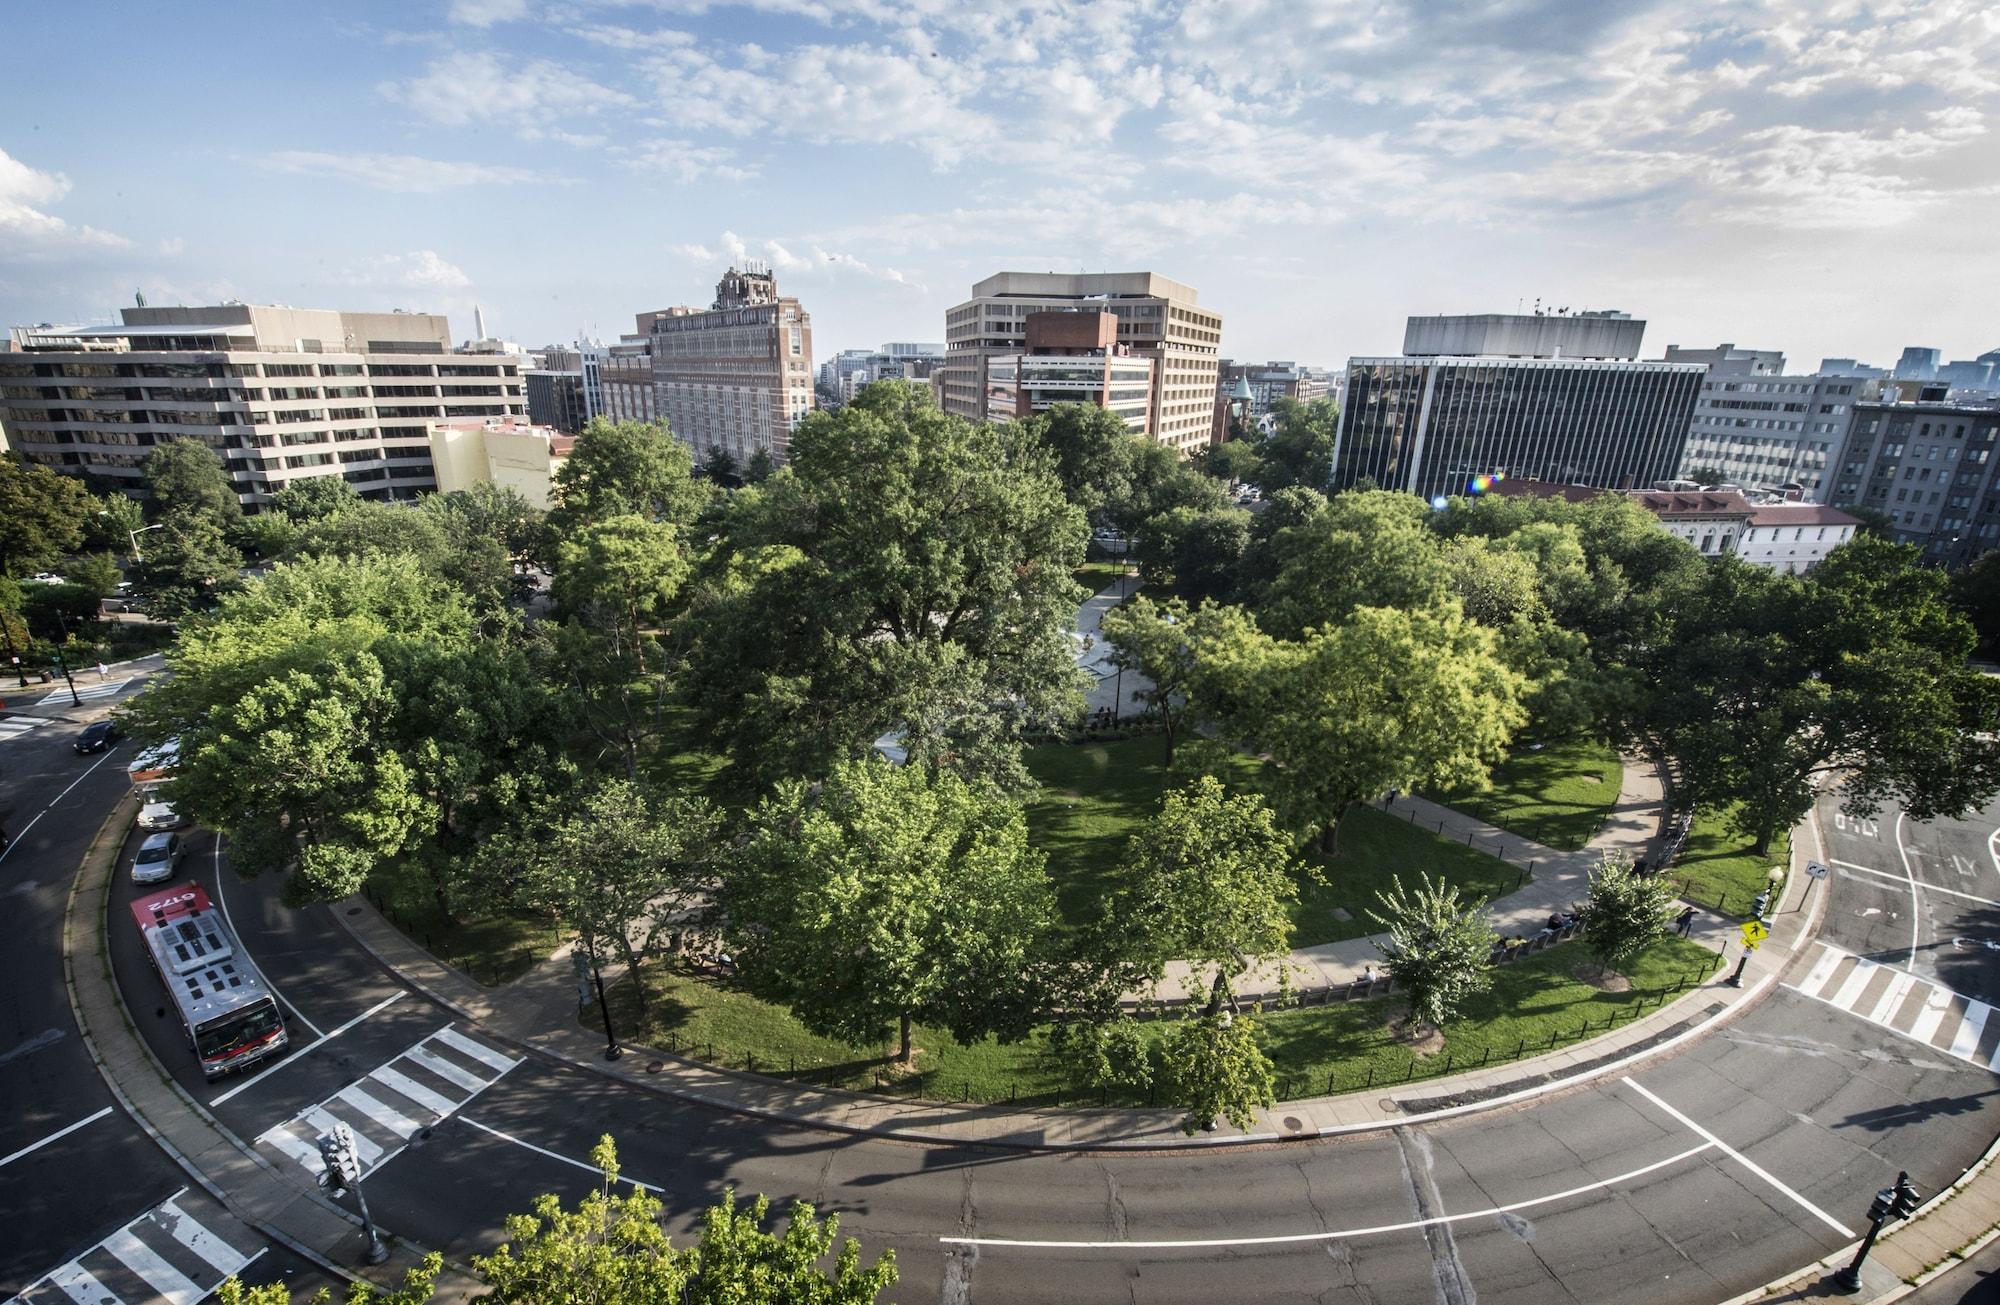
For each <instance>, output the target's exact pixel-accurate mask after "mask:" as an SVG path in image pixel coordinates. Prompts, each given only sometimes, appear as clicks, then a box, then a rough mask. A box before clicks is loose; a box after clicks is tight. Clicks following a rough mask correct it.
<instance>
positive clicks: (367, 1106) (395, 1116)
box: [334, 1084, 423, 1137]
mask: <svg viewBox="0 0 2000 1305" xmlns="http://www.w3.org/2000/svg"><path fill="white" fill-rule="evenodd" d="M334 1099H335V1100H336V1101H341V1102H345V1103H346V1104H347V1105H350V1106H352V1107H354V1108H355V1109H356V1110H359V1111H360V1112H361V1113H362V1114H364V1115H366V1116H368V1117H369V1118H370V1119H372V1120H374V1121H375V1122H376V1123H378V1124H380V1125H381V1126H382V1127H384V1128H386V1129H388V1130H389V1131H390V1132H392V1133H394V1134H395V1135H396V1136H397V1137H409V1136H411V1135H412V1134H414V1133H415V1132H416V1131H417V1130H418V1129H419V1128H422V1127H423V1125H422V1124H419V1123H418V1122H417V1121H416V1120H414V1119H411V1118H409V1117H408V1116H407V1115H404V1114H403V1113H402V1112H401V1111H399V1110H392V1109H391V1108H389V1107H388V1106H385V1105H383V1104H382V1103H381V1102H380V1101H377V1100H376V1099H375V1098H374V1097H371V1096H369V1095H368V1094H367V1093H366V1092H363V1091H362V1090H361V1086H360V1084H356V1085H355V1086H353V1087H350V1088H347V1089H345V1090H343V1091H342V1092H341V1093H340V1095H339V1096H337V1097H335V1098H334Z"/></svg>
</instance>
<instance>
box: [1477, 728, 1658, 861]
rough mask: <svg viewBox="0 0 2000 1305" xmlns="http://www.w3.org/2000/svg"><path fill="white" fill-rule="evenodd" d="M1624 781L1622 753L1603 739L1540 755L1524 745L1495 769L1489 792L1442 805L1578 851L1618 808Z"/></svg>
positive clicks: (1565, 743) (1562, 744) (1577, 741)
mask: <svg viewBox="0 0 2000 1305" xmlns="http://www.w3.org/2000/svg"><path fill="white" fill-rule="evenodd" d="M1623 778H1624V775H1623V768H1622V766H1621V765H1620V764H1619V760H1618V750H1617V749H1616V748H1614V747H1612V746H1611V745H1610V744H1609V743H1607V742H1605V741H1604V740H1602V739H1587V738H1571V739H1561V740H1557V741H1555V742H1551V743H1548V744H1547V745H1546V746H1544V747H1543V748H1542V749H1541V751H1539V752H1537V751H1534V750H1533V749H1532V748H1530V747H1529V746H1528V745H1527V744H1526V743H1525V742H1523V743H1521V744H1518V745H1517V746H1516V748H1515V751H1514V753H1513V755H1511V756H1509V757H1508V758H1507V759H1506V760H1505V761H1503V762H1501V763H1500V764H1499V765H1498V766H1495V767H1494V768H1493V789H1492V791H1491V792H1488V793H1473V792H1469V791H1467V792H1459V793H1447V794H1444V795H1442V796H1441V797H1440V798H1439V799H1438V800H1439V801H1441V802H1443V803H1444V804H1445V805H1447V806H1450V807H1456V808H1457V809H1458V810H1460V811H1463V812H1465V813H1466V814H1468V815H1472V816H1477V817H1478V818H1479V819H1481V820H1484V821H1486V822H1487V823H1489V824H1494V825H1498V826H1499V827H1500V828H1502V829H1505V830H1508V831H1510V832H1512V833H1515V834H1519V835H1520V836H1521V837H1523V838H1532V839H1534V840H1535V841H1536V842H1538V843H1542V844H1545V845H1547V846H1549V847H1556V848H1562V849H1563V850H1565V851H1575V850H1576V849H1577V848H1580V847H1582V846H1584V845H1585V844H1586V843H1588V842H1590V840H1591V838H1592V837H1593V836H1594V835H1595V834H1596V833H1597V827H1598V825H1600V824H1602V823H1603V821H1604V817H1605V815H1606V814H1607V813H1609V812H1610V810H1611V808H1612V807H1613V806H1614V805H1616V803H1617V801H1618V787H1619V783H1620V781H1621V780H1622V779H1623Z"/></svg>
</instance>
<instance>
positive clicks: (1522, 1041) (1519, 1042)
mask: <svg viewBox="0 0 2000 1305" xmlns="http://www.w3.org/2000/svg"><path fill="white" fill-rule="evenodd" d="M1527 1049H1528V1040H1527V1039H1526V1038H1519V1039H1516V1040H1515V1043H1514V1059H1516V1060H1519V1059H1520V1058H1521V1053H1522V1052H1524V1051H1526V1050H1527Z"/></svg>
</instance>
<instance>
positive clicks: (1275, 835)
mask: <svg viewBox="0 0 2000 1305" xmlns="http://www.w3.org/2000/svg"><path fill="white" fill-rule="evenodd" d="M1118 877H1119V884H1120V887H1119V889H1118V891H1117V892H1116V893H1114V894H1113V895H1112V897H1111V899H1110V900H1109V901H1107V902H1106V903H1105V906H1104V919H1105V921H1106V922H1107V924H1108V925H1109V928H1110V932H1111V933H1112V934H1114V935H1115V943H1116V946H1118V948H1119V949H1120V950H1121V951H1123V952H1124V954H1125V955H1126V956H1128V957H1129V958H1130V959H1131V960H1132V961H1133V962H1134V963H1135V964H1137V965H1138V966H1139V968H1140V969H1141V970H1142V971H1143V972H1144V974H1145V975H1146V977H1147V979H1148V980H1149V981H1151V982H1153V983H1157V982H1159V980H1160V979H1161V977H1162V976H1164V975H1165V973H1166V967H1167V962H1169V961H1174V960H1184V961H1188V962H1190V963H1192V964H1193V965H1195V966H1198V967H1201V968H1202V969H1212V971H1213V973H1212V975H1211V977H1210V981H1209V984H1208V987H1209V991H1210V1003H1209V1004H1210V1006H1211V1008H1219V1007H1220V1006H1221V1005H1222V1004H1223V1002H1224V1001H1226V1000H1227V999H1228V997H1229V994H1230V991H1231V989H1232V988H1233V986H1234V984H1235V981H1236V979H1237V977H1238V976H1239V975H1241V974H1242V973H1243V972H1244V971H1245V970H1246V969H1248V968H1249V967H1250V966H1251V965H1253V964H1258V963H1262V964H1267V965H1275V964H1279V963H1281V962H1282V961H1283V959H1284V957H1285V956H1286V955H1287V954H1288V953H1289V951H1290V949H1291V936H1292V920H1291V907H1292V906H1294V905H1295V904H1296V903H1297V902H1298V899H1299V889H1298V882H1297V881H1296V880H1295V879H1294V878H1293V876H1292V863H1291V849H1290V841H1289V840H1288V839H1287V838H1286V837H1285V835H1284V834H1283V833H1282V832H1280V831H1279V829H1278V826H1277V822H1276V820H1275V818H1274V817H1273V816H1272V814H1271V809H1270V808H1269V807H1267V806H1265V805H1264V803H1263V801H1262V800H1261V799H1259V798H1257V797H1256V796H1254V795H1249V794H1244V795H1237V796H1232V795H1230V794H1229V793H1227V792H1225V791H1224V790H1223V787H1222V785H1221V784H1220V783H1218V782H1217V781H1216V780H1215V779H1214V778H1213V777H1211V776H1206V775H1204V776H1201V777H1199V778H1198V779H1196V780H1195V781H1194V782H1193V783H1191V784H1189V785H1187V786H1186V787H1184V788H1177V789H1174V790H1172V791H1171V792H1169V793H1168V794H1167V795H1166V798H1165V800H1164V801H1163V802H1162V803H1161V805H1160V810H1159V812H1158V813H1157V814H1155V815H1154V816H1153V818H1152V819H1151V820H1149V821H1148V822H1147V823H1146V824H1145V825H1144V826H1143V827H1142V828H1141V829H1140V830H1139V832H1138V833H1137V834H1134V835H1133V836H1132V841H1131V842H1130V843H1129V844H1128V845H1127V846H1126V850H1125V859H1124V863H1123V865H1122V866H1121V867H1120V870H1119V876H1118ZM1195 977H1196V978H1198V977H1199V976H1195ZM1193 981H1194V980H1193V979H1191V982H1193ZM1189 995H1190V996H1192V995H1193V993H1190V994H1189Z"/></svg>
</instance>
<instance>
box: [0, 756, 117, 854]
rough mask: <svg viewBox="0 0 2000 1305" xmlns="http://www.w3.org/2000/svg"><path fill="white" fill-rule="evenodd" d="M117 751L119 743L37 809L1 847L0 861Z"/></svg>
mask: <svg viewBox="0 0 2000 1305" xmlns="http://www.w3.org/2000/svg"><path fill="white" fill-rule="evenodd" d="M117 751H118V745H117V744H116V743H114V744H112V745H111V746H110V747H108V748H106V749H105V750H104V755H103V756H101V757H99V758H98V759H97V760H96V761H93V762H91V763H90V766H89V768H88V769H86V770H85V771H84V772H83V773H82V774H81V775H78V776H77V777H76V778H75V779H73V780H71V781H70V782H69V788H66V789H64V790H63V791H62V792H60V793H58V794H56V800H55V802H51V803H49V804H48V805H47V806H45V807H43V808H42V809H41V810H40V811H37V812H36V813H35V816H34V819H33V820H30V821H29V822H28V823H27V824H25V825H22V826H21V827H20V828H19V829H17V830H15V831H14V838H13V841H11V842H9V843H8V844H7V846H5V847H0V861H5V860H6V859H7V857H8V855H9V854H11V853H12V852H13V850H14V849H15V848H17V847H19V846H20V845H21V844H22V843H23V842H25V841H26V840H27V836H28V831H29V830H30V829H33V828H34V827H35V824H36V822H37V821H39V820H41V818H42V817H43V816H46V815H47V814H48V813H49V812H51V811H53V810H55V809H56V803H57V802H61V801H62V800H63V799H64V798H66V797H68V796H69V795H70V789H73V788H75V787H76V786H77V785H78V784H81V783H83V781H85V780H86V779H89V778H90V776H91V774H92V772H94V771H95V770H96V769H97V768H98V767H99V766H101V765H103V764H104V763H105V762H107V761H109V760H111V756H112V754H113V753H115V752H117Z"/></svg>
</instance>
